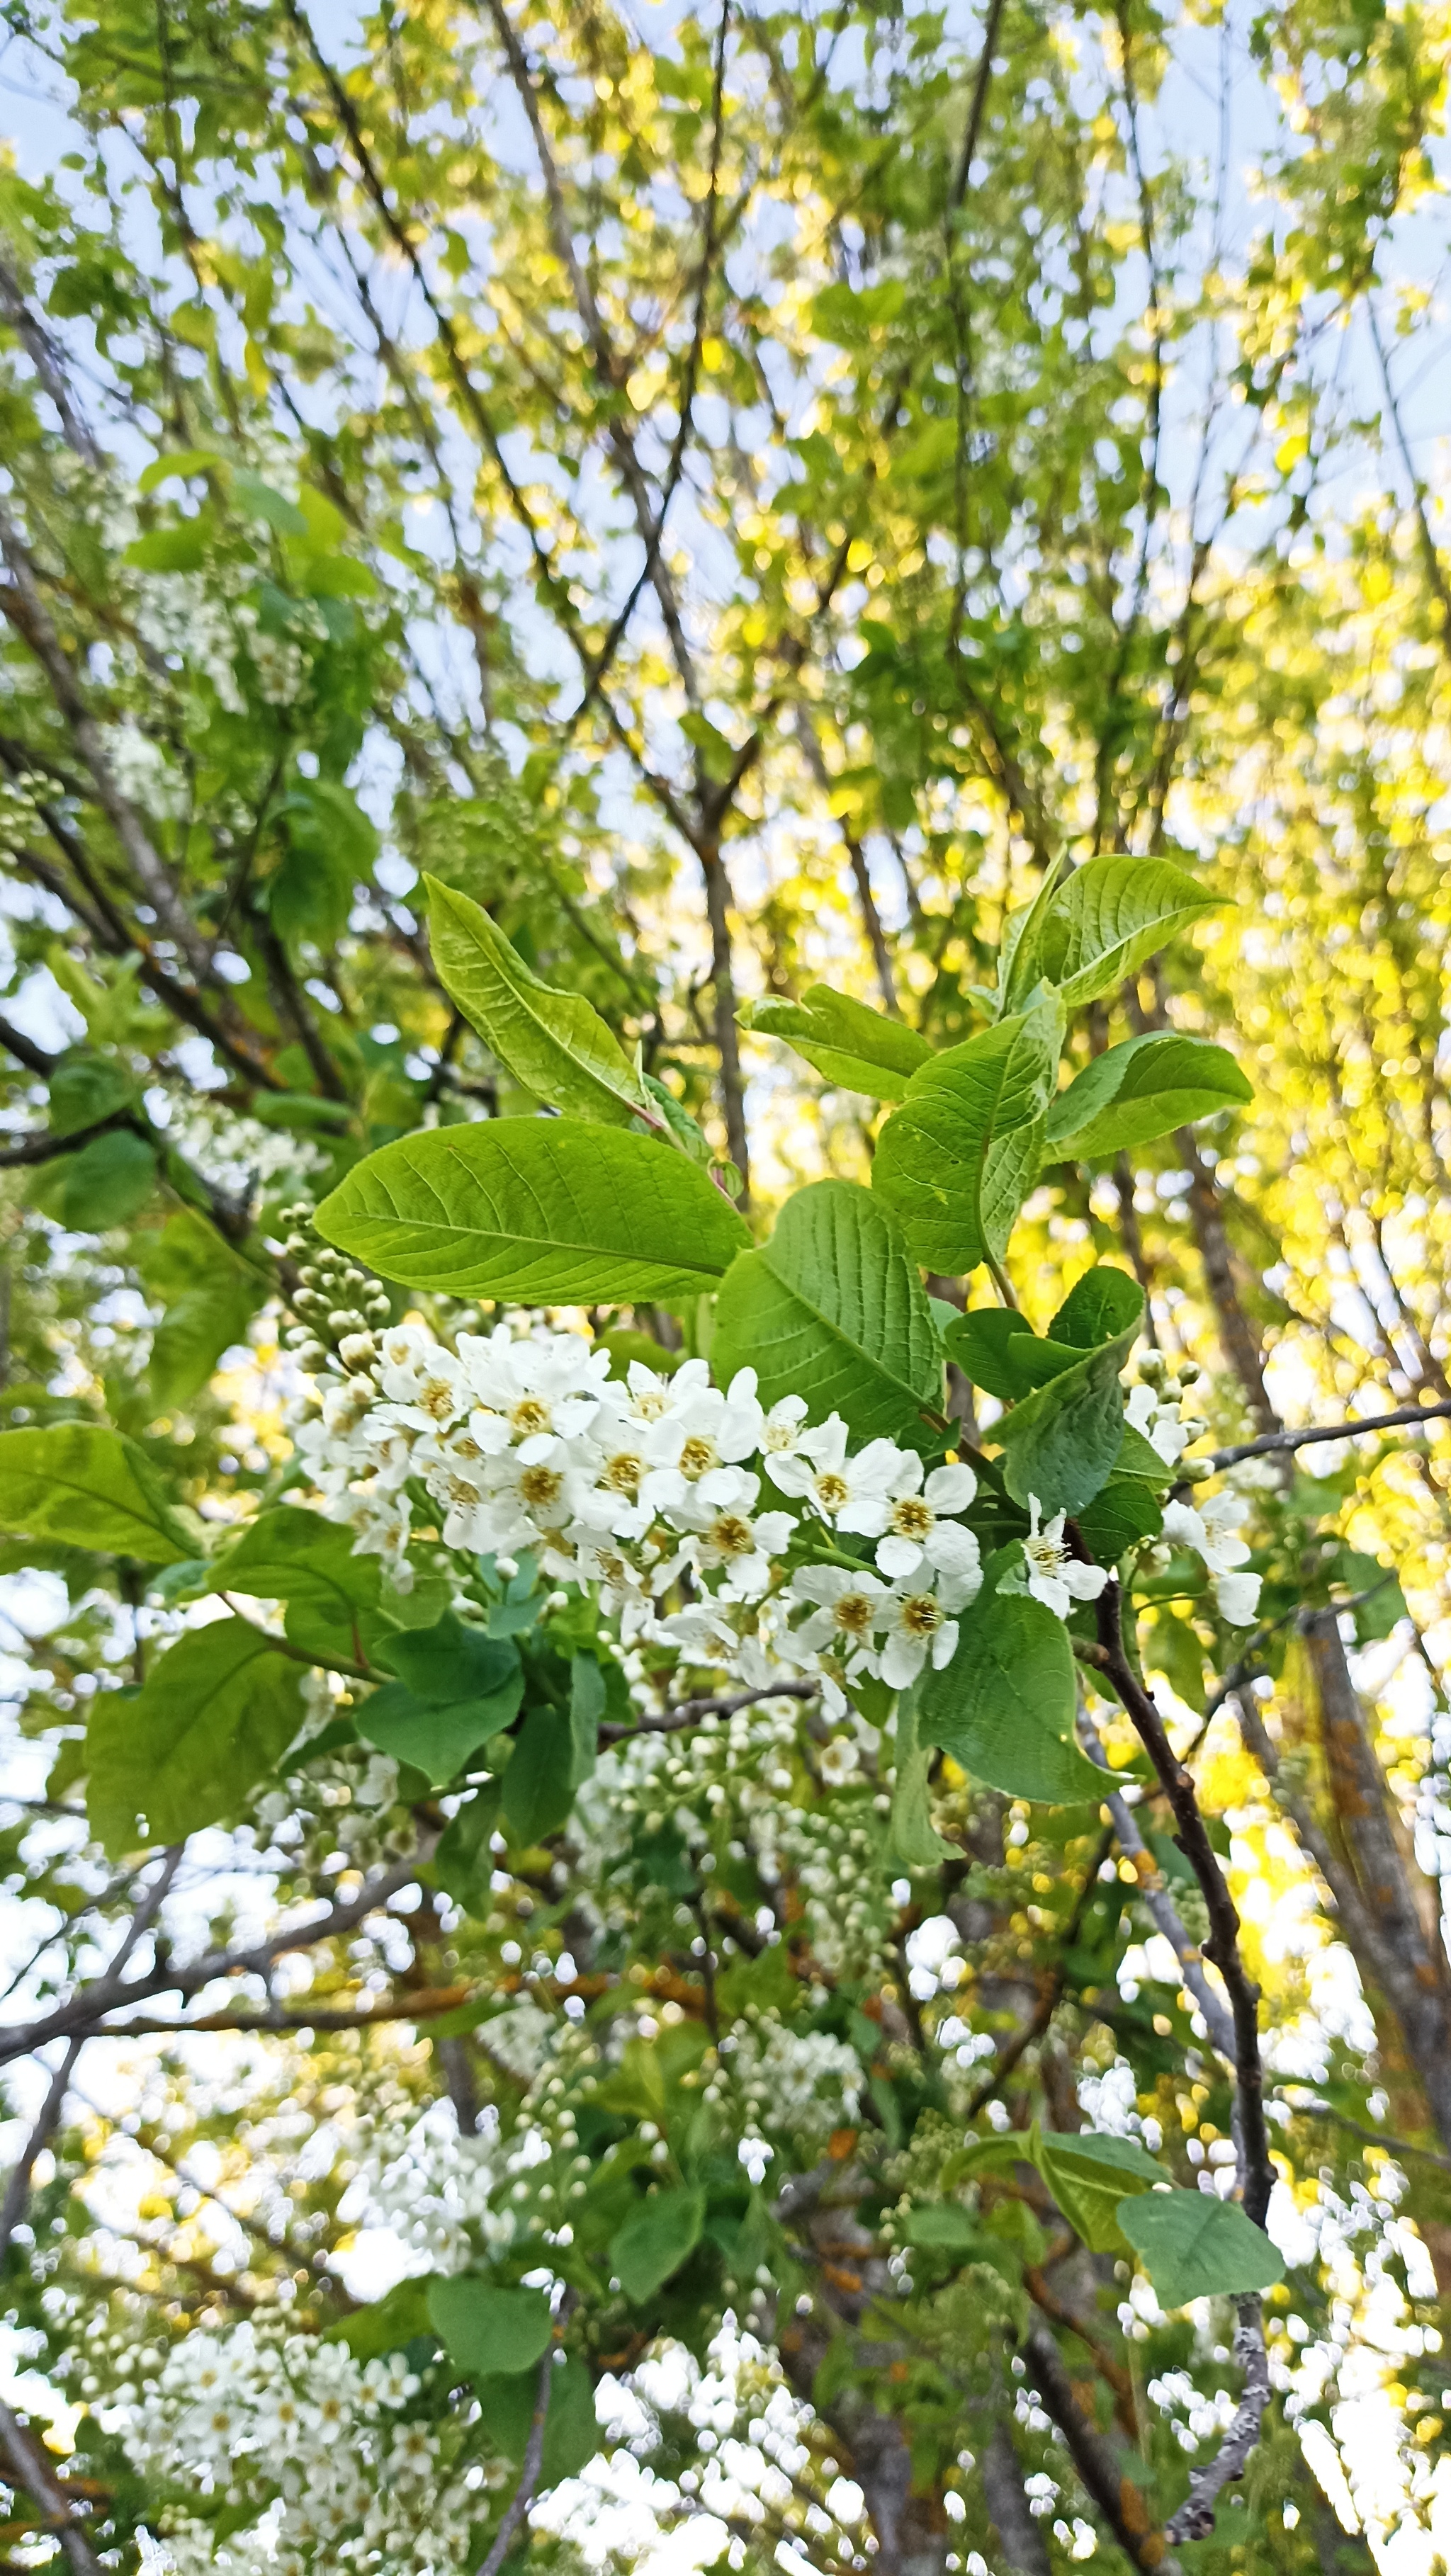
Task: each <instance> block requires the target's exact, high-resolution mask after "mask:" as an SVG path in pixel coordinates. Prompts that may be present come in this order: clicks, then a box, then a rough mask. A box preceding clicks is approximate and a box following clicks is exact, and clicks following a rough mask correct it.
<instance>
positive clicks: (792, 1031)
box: [736, 984, 932, 1100]
mask: <svg viewBox="0 0 1451 2576" xmlns="http://www.w3.org/2000/svg"><path fill="white" fill-rule="evenodd" d="M736 1017H737V1019H738V1020H739V1021H740V1024H741V1026H742V1028H744V1029H751V1030H752V1031H754V1032H755V1033H756V1034H757V1035H759V1036H765V1037H768V1038H784V1040H785V1041H786V1044H787V1045H788V1046H792V1047H794V1048H795V1050H796V1052H797V1054H798V1055H800V1056H804V1057H805V1059H806V1061H807V1063H808V1064H810V1065H814V1066H815V1068H816V1070H817V1072H818V1073H819V1074H820V1075H821V1076H822V1078H823V1080H824V1081H826V1082H830V1083H834V1084H836V1085H838V1086H839V1087H840V1088H841V1089H842V1090H843V1091H860V1092H863V1093H864V1094H865V1095H866V1097H867V1099H868V1100H900V1099H901V1098H902V1095H903V1093H904V1092H905V1091H906V1088H907V1085H908V1083H909V1082H910V1081H911V1079H912V1076H913V1074H914V1073H915V1072H916V1071H917V1068H918V1066H919V1065H923V1064H930V1062H931V1061H932V1049H931V1048H930V1047H929V1045H928V1044H927V1041H926V1039H925V1038H919V1037H918V1035H917V1033H916V1030H915V1029H909V1028H908V1027H907V1025H906V1023H905V1021H902V1020H889V1019H888V1018H887V1017H886V1016H885V1014H884V1013H883V1012H881V1011H873V1010H870V1009H869V1008H868V1006H867V1004H866V1003H865V1002H856V1001H853V1000H852V998H851V996H850V994H848V993H836V992H833V990H832V988H831V986H830V985H829V984H813V985H812V986H811V987H810V989H809V990H808V991H807V992H806V993H804V994H803V995H802V998H801V1000H800V1001H799V1002H786V1001H782V1000H780V999H778V998H777V997H776V996H775V995H774V994H770V995H767V996H766V998H765V999H764V1000H763V1001H759V1002H747V1003H746V1004H745V1006H744V1007H743V1009H741V1010H739V1011H738V1012H737V1013H736Z"/></svg>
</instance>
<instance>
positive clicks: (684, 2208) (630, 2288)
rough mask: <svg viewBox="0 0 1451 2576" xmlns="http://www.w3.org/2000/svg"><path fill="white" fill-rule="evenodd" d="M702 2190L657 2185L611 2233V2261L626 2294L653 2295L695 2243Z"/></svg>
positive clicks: (700, 2218)
mask: <svg viewBox="0 0 1451 2576" xmlns="http://www.w3.org/2000/svg"><path fill="white" fill-rule="evenodd" d="M704 2225H705V2194H704V2192H703V2191H679V2190H677V2191H661V2192H656V2194H655V2195H654V2197H653V2199H650V2200H647V2201H646V2202H645V2204H644V2206H643V2208H641V2209H640V2210H638V2211H637V2212H636V2214H635V2216H634V2217H633V2218H627V2219H626V2221H625V2224H624V2226H623V2227H621V2228H619V2229H617V2230H616V2233H615V2234H614V2235H613V2236H612V2237H611V2239H610V2262H611V2264H612V2266H613V2268H614V2271H615V2274H616V2277H617V2278H618V2280H619V2283H620V2287H621V2289H622V2290H623V2291H624V2293H625V2296H626V2298H627V2299H633V2301H634V2302H635V2305H636V2306H637V2307H639V2306H641V2305H642V2304H643V2303H644V2301H645V2300H646V2299H653V2297H654V2296H655V2293H656V2291H657V2290H659V2289H663V2287H664V2285H665V2283H666V2282H667V2281H668V2280H669V2279H670V2277H671V2275H672V2273H675V2272H678V2271H679V2269H680V2266H681V2264H682V2263H684V2262H685V2261H686V2260H687V2259H688V2258H689V2256H690V2255H692V2254H693V2253H694V2251H695V2248H696V2246H697V2245H698V2244H699V2243H700V2237H701V2230H702V2228H703V2227H704Z"/></svg>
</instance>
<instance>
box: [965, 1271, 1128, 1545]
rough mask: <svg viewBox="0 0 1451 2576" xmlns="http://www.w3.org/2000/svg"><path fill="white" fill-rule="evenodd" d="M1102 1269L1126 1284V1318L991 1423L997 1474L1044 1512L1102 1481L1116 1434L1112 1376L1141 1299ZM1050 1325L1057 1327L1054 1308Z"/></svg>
mask: <svg viewBox="0 0 1451 2576" xmlns="http://www.w3.org/2000/svg"><path fill="white" fill-rule="evenodd" d="M1108 1276H1109V1277H1111V1278H1116V1279H1119V1280H1121V1281H1123V1284H1124V1286H1125V1287H1126V1288H1128V1289H1130V1290H1132V1292H1133V1297H1134V1302H1135V1309H1136V1311H1135V1315H1134V1320H1133V1322H1132V1323H1130V1324H1129V1325H1127V1326H1126V1327H1125V1329H1124V1330H1123V1331H1122V1332H1120V1333H1118V1334H1116V1335H1115V1337H1114V1339H1113V1340H1112V1341H1111V1342H1105V1343H1103V1344H1102V1345H1101V1346H1100V1347H1099V1348H1098V1349H1097V1350H1090V1351H1089V1353H1088V1355H1087V1357H1086V1358H1084V1359H1081V1360H1079V1361H1078V1362H1077V1363H1076V1364H1075V1365H1074V1366H1073V1367H1072V1368H1068V1369H1065V1370H1063V1372H1062V1373H1061V1375H1059V1376H1056V1377H1053V1378H1050V1380H1049V1381H1048V1384H1047V1385H1046V1386H1041V1387H1039V1388H1038V1390H1037V1392H1036V1393H1035V1394H1033V1395H1030V1396H1028V1397H1026V1398H1025V1399H1024V1401H1023V1402H1022V1403H1021V1404H1018V1405H1015V1406H1014V1408H1013V1410H1012V1412H1011V1413H1009V1414H1006V1415H1005V1416H1004V1418H1003V1420H1002V1421H1001V1422H998V1423H995V1424H994V1425H993V1435H992V1436H993V1438H994V1439H995V1440H996V1442H997V1444H998V1446H999V1448H1000V1449H1001V1450H1002V1452H1003V1461H1002V1465H1003V1479H1004V1482H1005V1484H1006V1485H1007V1489H1008V1492H1009V1493H1010V1494H1011V1495H1012V1497H1013V1500H1014V1502H1018V1503H1026V1502H1027V1501H1028V1500H1029V1498H1030V1497H1031V1496H1033V1495H1036V1497H1037V1499H1038V1501H1039V1503H1040V1504H1041V1505H1042V1508H1043V1511H1044V1513H1045V1514H1046V1515H1049V1516H1051V1515H1052V1514H1053V1513H1054V1512H1060V1511H1061V1512H1075V1513H1076V1512H1078V1511H1080V1510H1081V1509H1082V1508H1083V1506H1084V1505H1085V1504H1087V1503H1091V1502H1092V1500H1093V1498H1094V1496H1095V1494H1098V1493H1101V1492H1102V1490H1103V1488H1104V1486H1105V1485H1106V1484H1107V1483H1108V1480H1109V1477H1110V1475H1111V1474H1112V1472H1113V1467H1114V1462H1115V1460H1116V1459H1117V1457H1118V1454H1119V1450H1120V1447H1121V1445H1122V1442H1123V1435H1124V1412H1123V1390H1122V1388H1121V1387H1120V1385H1119V1376H1120V1372H1121V1371H1122V1369H1123V1366H1124V1363H1125V1361H1126V1360H1127V1358H1128V1355H1129V1352H1130V1350H1131V1349H1132V1347H1133V1344H1134V1342H1135V1341H1136V1340H1137V1338H1138V1332H1139V1325H1140V1321H1141V1319H1142V1314H1143V1302H1144V1301H1143V1292H1142V1290H1141V1289H1140V1288H1139V1287H1138V1286H1137V1285H1136V1283H1135V1282H1134V1281H1133V1280H1125V1279H1124V1274H1123V1273H1122V1272H1121V1271H1118V1272H1110V1273H1109V1274H1108ZM1063 1311H1064V1313H1066V1311H1067V1310H1066V1308H1065V1309H1064V1310H1063ZM1055 1325H1056V1326H1057V1329H1058V1331H1059V1332H1061V1331H1062V1317H1061V1316H1059V1317H1056V1318H1055Z"/></svg>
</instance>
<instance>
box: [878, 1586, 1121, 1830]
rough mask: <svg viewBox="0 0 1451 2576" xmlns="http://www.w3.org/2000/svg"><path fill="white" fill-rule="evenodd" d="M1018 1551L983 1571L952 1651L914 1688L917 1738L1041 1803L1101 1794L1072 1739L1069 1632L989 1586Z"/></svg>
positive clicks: (992, 1783) (1012, 1793)
mask: <svg viewBox="0 0 1451 2576" xmlns="http://www.w3.org/2000/svg"><path fill="white" fill-rule="evenodd" d="M1010 1562H1011V1563H1013V1564H1016V1563H1017V1562H1018V1552H1017V1550H1016V1549H1012V1550H1011V1551H1009V1550H1007V1549H1004V1550H1003V1551H1002V1552H1001V1553H1000V1554H999V1556H997V1557H995V1558H992V1557H990V1558H989V1560H988V1563H987V1565H986V1567H985V1568H984V1580H983V1589H982V1591H981V1593H980V1594H979V1596H978V1598H977V1600H976V1601H975V1602H974V1603H973V1605H972V1607H971V1609H970V1610H967V1611H965V1612H964V1614H963V1618H962V1626H961V1633H960V1635H959V1638H958V1643H957V1652H956V1654H955V1655H954V1656H953V1658H952V1661H951V1662H950V1663H949V1664H945V1665H944V1666H943V1668H942V1670H941V1672H932V1673H928V1674H927V1675H926V1676H925V1678H924V1679H923V1681H922V1683H921V1684H920V1686H919V1693H918V1717H917V1730H918V1736H919V1740H920V1741H921V1742H922V1743H924V1744H926V1743H931V1744H940V1745H941V1746H942V1748H943V1751H944V1752H946V1753H950V1754H951V1755H952V1757H953V1760H954V1761H955V1762H960V1763H961V1764H962V1767H963V1769H964V1770H965V1771H970V1772H971V1773H972V1774H973V1776H974V1778H975V1779H978V1780H982V1781H984V1782H986V1784H987V1786H988V1787H989V1788H990V1789H1001V1790H1003V1791H1004V1792H1005V1793H1006V1795H1007V1796H1008V1797H1011V1798H1032V1799H1035V1800H1037V1801H1039V1802H1041V1803H1042V1804H1044V1805H1047V1806H1068V1805H1077V1804H1078V1803H1080V1802H1081V1801H1082V1800H1084V1799H1088V1798H1093V1799H1095V1800H1098V1799H1101V1798H1102V1796H1103V1785H1102V1782H1101V1780H1100V1778H1099V1774H1098V1772H1097V1771H1096V1770H1095V1768H1094V1766H1093V1764H1092V1763H1091V1762H1090V1761H1089V1759H1088V1757H1087V1755H1086V1754H1084V1753H1080V1751H1079V1749H1078V1747H1077V1745H1076V1744H1075V1742H1074V1741H1073V1721H1074V1716H1075V1714H1076V1711H1077V1707H1078V1689H1077V1683H1076V1680H1075V1677H1074V1670H1073V1649H1072V1647H1071V1646H1070V1644H1069V1641H1068V1631H1067V1629H1066V1628H1065V1627H1064V1626H1063V1623H1062V1621H1061V1620H1059V1619H1055V1618H1054V1616H1053V1613H1052V1611H1051V1610H1048V1609H1045V1608H1044V1606H1043V1604H1042V1603H1041V1602H1040V1601H1033V1600H1031V1599H1029V1597H1028V1596H1027V1595H1026V1594H1025V1593H1016V1592H1008V1593H1004V1592H1000V1591H998V1590H997V1588H996V1586H997V1583H998V1581H999V1580H1000V1579H1001V1576H1002V1575H1003V1573H1004V1572H1006V1571H1008V1570H1009V1564H1010Z"/></svg>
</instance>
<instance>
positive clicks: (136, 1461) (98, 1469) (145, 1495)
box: [0, 1422, 196, 1565]
mask: <svg viewBox="0 0 1451 2576" xmlns="http://www.w3.org/2000/svg"><path fill="white" fill-rule="evenodd" d="M0 1529H4V1530H16V1531H21V1532H23V1533H24V1534H25V1536H26V1537H28V1538H53V1539H59V1540H61V1541H62V1542H63V1543H64V1544H65V1545H66V1546H68V1547H87V1548H94V1549H95V1550H96V1552H97V1553H98V1554H100V1555H105V1556H130V1557H135V1558H137V1559H138V1560H139V1561H140V1563H141V1564H143V1565H180V1564H182V1563H183V1562H184V1561H185V1560H186V1559H187V1558H188V1557H191V1556H194V1555H195V1554H196V1541H195V1540H194V1539H192V1538H190V1537H188V1535H187V1532H186V1530H185V1529H184V1528H183V1527H182V1525H181V1523H180V1522H179V1521H178V1520H177V1518H176V1516H175V1514H174V1513H173V1512H172V1510H171V1508H170V1505H169V1504H168V1503H167V1501H166V1498H165V1496H164V1494H163V1493H162V1491H161V1488H160V1486H159V1484H158V1483H157V1480H156V1476H155V1474H154V1472H153V1469H152V1466H151V1461H150V1459H149V1458H148V1457H147V1455H146V1453H145V1451H144V1450H142V1449H138V1448H137V1446H136V1443H135V1442H134V1441H133V1440H127V1439H124V1438H123V1437H122V1435H121V1433H120V1432H119V1431H109V1430H107V1429H105V1428H104V1427H103V1426H102V1425H101V1424H100V1423H91V1422H54V1423H51V1424H50V1425H49V1426H48V1427H47V1428H46V1429H45V1430H24V1431H0Z"/></svg>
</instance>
